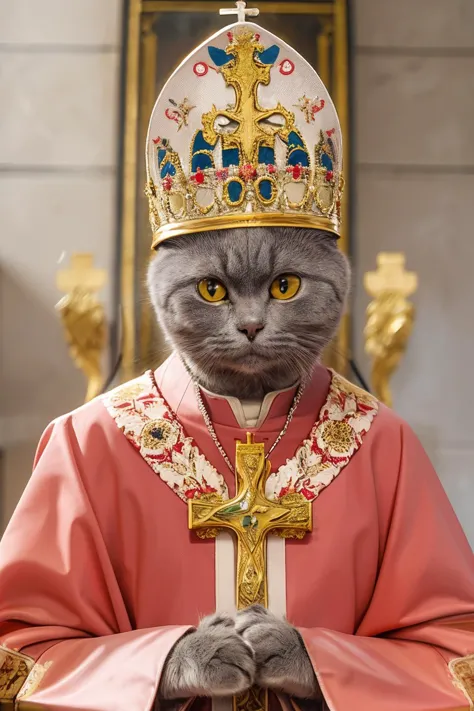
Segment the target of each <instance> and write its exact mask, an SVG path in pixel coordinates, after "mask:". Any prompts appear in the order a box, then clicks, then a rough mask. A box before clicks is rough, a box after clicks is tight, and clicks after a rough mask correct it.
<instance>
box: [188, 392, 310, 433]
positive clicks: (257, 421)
mask: <svg viewBox="0 0 474 711" xmlns="http://www.w3.org/2000/svg"><path fill="white" fill-rule="evenodd" d="M295 387H296V385H290V387H289V388H284V389H283V390H274V391H273V392H271V393H267V394H266V395H265V397H264V398H263V400H239V398H238V397H233V396H232V395H217V394H216V393H212V392H210V391H209V390H206V388H203V387H202V386H201V390H202V391H203V392H204V393H205V394H206V395H207V397H212V398H218V399H220V400H227V402H228V403H229V405H230V407H231V409H232V412H233V413H234V417H235V419H236V420H237V424H238V425H239V427H240V428H241V429H242V430H245V429H247V428H249V429H259V427H261V426H262V425H263V423H264V422H265V420H266V418H267V415H268V413H269V412H270V408H271V406H272V403H273V401H274V400H275V398H276V396H277V395H280V393H287V392H288V391H289V390H294V389H295Z"/></svg>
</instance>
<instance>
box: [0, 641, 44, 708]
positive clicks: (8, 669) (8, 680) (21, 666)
mask: <svg viewBox="0 0 474 711" xmlns="http://www.w3.org/2000/svg"><path fill="white" fill-rule="evenodd" d="M34 663H35V662H34V659H31V657H27V656H26V655H25V654H21V653H20V652H16V651H14V650H13V649H8V648H7V647H4V646H3V645H0V701H14V700H15V698H16V696H17V694H18V693H19V691H20V690H21V688H22V686H23V684H24V683H25V681H26V680H27V678H28V675H29V673H30V671H31V670H32V669H33V666H34Z"/></svg>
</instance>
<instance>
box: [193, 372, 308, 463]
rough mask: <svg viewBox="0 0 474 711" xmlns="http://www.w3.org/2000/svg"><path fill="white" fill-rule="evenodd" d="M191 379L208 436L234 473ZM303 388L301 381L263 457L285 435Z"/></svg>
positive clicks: (266, 457) (198, 388) (197, 385)
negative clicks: (284, 418) (283, 422)
mask: <svg viewBox="0 0 474 711" xmlns="http://www.w3.org/2000/svg"><path fill="white" fill-rule="evenodd" d="M192 380H193V385H194V391H195V393H196V399H197V403H198V408H199V411H200V412H201V415H202V416H203V419H204V422H205V423H206V427H207V430H208V432H209V434H210V436H211V439H212V441H213V442H214V444H215V445H216V447H217V449H218V450H219V452H220V453H221V455H222V457H223V459H224V461H225V463H226V464H227V466H228V467H229V469H230V471H231V472H232V473H233V474H235V468H234V466H233V465H232V463H231V461H230V459H229V457H228V456H227V454H226V451H225V449H224V447H223V446H222V444H221V443H220V441H219V438H218V436H217V434H216V431H215V429H214V425H213V424H212V421H211V418H210V416H209V413H208V411H207V409H206V406H205V404H204V401H203V399H202V395H201V388H200V387H199V383H198V382H197V381H196V380H195V379H194V378H192ZM304 389H305V385H304V384H303V383H301V385H300V386H299V387H298V390H297V391H296V394H295V397H294V398H293V402H292V405H291V407H290V410H289V412H288V415H287V418H286V422H285V424H284V425H283V429H282V430H281V432H280V434H279V435H278V437H277V438H276V440H275V441H274V442H273V444H272V446H271V447H270V449H269V450H268V452H267V454H266V456H265V459H268V457H269V456H270V454H271V453H272V452H273V450H274V449H275V447H276V446H277V444H279V442H281V440H282V439H283V437H284V436H285V434H286V431H287V429H288V427H289V425H290V422H291V420H292V419H293V415H294V414H295V412H296V408H297V407H298V405H299V404H300V400H301V397H302V395H303V392H304Z"/></svg>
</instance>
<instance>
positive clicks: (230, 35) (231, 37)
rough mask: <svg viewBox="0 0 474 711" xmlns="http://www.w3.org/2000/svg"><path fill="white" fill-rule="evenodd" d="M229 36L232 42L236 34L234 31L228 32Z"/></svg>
mask: <svg viewBox="0 0 474 711" xmlns="http://www.w3.org/2000/svg"><path fill="white" fill-rule="evenodd" d="M227 37H228V38H229V40H230V42H232V40H233V39H234V35H233V34H232V32H228V33H227Z"/></svg>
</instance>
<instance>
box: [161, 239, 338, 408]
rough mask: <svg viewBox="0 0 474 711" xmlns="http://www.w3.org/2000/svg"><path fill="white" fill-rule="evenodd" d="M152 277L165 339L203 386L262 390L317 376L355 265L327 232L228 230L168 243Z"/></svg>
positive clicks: (236, 391) (241, 392)
mask: <svg viewBox="0 0 474 711" xmlns="http://www.w3.org/2000/svg"><path fill="white" fill-rule="evenodd" d="M148 286H149V291H150V296H151V299H152V302H153V305H154V307H155V309H156V312H157V315H158V318H159V321H160V324H161V326H162V328H163V330H164V332H165V334H166V336H167V338H168V340H169V341H170V342H171V344H172V345H173V347H174V348H175V349H176V350H177V351H178V353H180V355H181V356H182V357H183V359H184V361H185V362H186V363H187V365H188V366H189V368H190V369H191V370H192V372H193V373H194V374H195V375H196V376H197V378H198V379H199V381H200V382H201V384H202V385H204V386H205V387H207V388H208V389H210V390H211V391H213V392H218V393H222V394H226V395H236V396H238V397H241V398H248V397H261V396H262V395H263V394H264V393H265V392H269V391H271V390H275V389H281V388H284V387H288V386H290V385H292V384H294V383H295V382H297V381H299V380H301V379H302V378H305V377H307V376H308V375H310V373H311V370H312V368H313V367H314V364H315V363H316V362H317V360H318V359H319V358H320V356H321V353H322V351H323V349H324V347H325V346H326V345H327V344H328V342H329V341H330V340H331V338H332V336H333V335H334V333H335V331H336V329H337V326H338V323H339V320H340V318H341V315H342V312H343V308H344V303H345V299H346V296H347V291H348V286H349V269H348V265H347V261H346V259H345V257H344V256H343V254H342V253H341V252H340V251H339V250H338V248H337V244H336V241H335V238H334V237H332V236H330V235H329V234H327V233H324V232H318V231H316V230H306V229H297V228H284V227H278V228H271V229H270V228H255V229H234V230H222V231H221V232H217V231H216V232H209V233H200V234H196V235H185V236H181V237H179V238H177V239H171V240H169V241H167V242H164V243H163V244H162V245H161V246H160V248H159V249H158V252H157V254H156V256H155V258H154V259H153V261H152V263H151V265H150V269H149V274H148Z"/></svg>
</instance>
